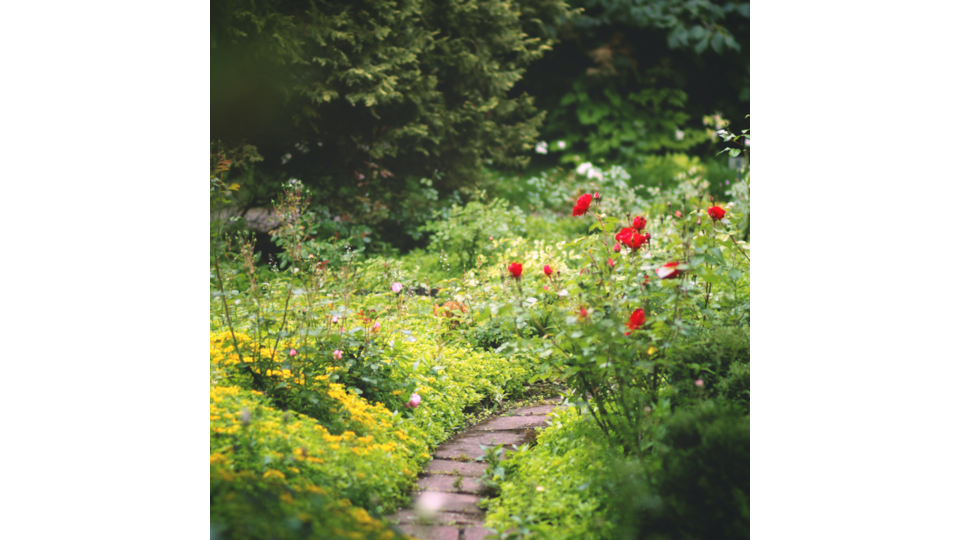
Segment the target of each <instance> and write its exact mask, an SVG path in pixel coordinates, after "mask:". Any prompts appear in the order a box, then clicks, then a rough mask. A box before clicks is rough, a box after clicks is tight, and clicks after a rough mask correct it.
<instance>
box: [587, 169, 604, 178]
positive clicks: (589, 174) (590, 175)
mask: <svg viewBox="0 0 960 540" xmlns="http://www.w3.org/2000/svg"><path fill="white" fill-rule="evenodd" d="M587 178H588V179H589V178H596V179H597V180H603V173H602V172H600V169H596V168H592V169H590V171H589V172H587Z"/></svg>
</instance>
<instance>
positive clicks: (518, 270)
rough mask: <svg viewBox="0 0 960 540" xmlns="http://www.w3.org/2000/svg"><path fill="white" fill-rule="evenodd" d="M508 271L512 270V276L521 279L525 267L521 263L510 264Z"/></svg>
mask: <svg viewBox="0 0 960 540" xmlns="http://www.w3.org/2000/svg"><path fill="white" fill-rule="evenodd" d="M508 270H510V275H512V276H513V277H515V278H517V279H520V274H522V273H523V265H522V264H520V263H510V266H509V268H508Z"/></svg>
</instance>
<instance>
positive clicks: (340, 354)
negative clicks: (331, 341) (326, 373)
mask: <svg viewBox="0 0 960 540" xmlns="http://www.w3.org/2000/svg"><path fill="white" fill-rule="evenodd" d="M333 357H334V358H336V359H337V360H339V359H341V358H343V352H342V351H340V349H337V350H335V351H333Z"/></svg>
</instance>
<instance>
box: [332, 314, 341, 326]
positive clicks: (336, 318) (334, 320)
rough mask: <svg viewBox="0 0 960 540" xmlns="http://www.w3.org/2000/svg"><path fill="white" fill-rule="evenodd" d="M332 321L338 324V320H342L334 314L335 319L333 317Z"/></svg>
mask: <svg viewBox="0 0 960 540" xmlns="http://www.w3.org/2000/svg"><path fill="white" fill-rule="evenodd" d="M330 322H332V323H333V324H337V323H338V322H340V317H337V316H336V315H334V316H333V319H331V321H330Z"/></svg>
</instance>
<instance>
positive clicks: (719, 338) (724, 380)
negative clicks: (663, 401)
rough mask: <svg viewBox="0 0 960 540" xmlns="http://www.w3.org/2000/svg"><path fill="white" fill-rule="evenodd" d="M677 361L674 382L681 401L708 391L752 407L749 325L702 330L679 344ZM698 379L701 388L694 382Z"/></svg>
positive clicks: (671, 379) (675, 356)
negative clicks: (700, 382) (701, 382)
mask: <svg viewBox="0 0 960 540" xmlns="http://www.w3.org/2000/svg"><path fill="white" fill-rule="evenodd" d="M673 361H674V363H673V368H672V371H671V373H670V381H671V384H672V385H673V386H674V387H675V388H676V391H677V392H678V393H679V397H680V400H681V401H689V400H697V399H700V397H702V396H703V394H704V393H706V394H707V395H708V396H712V397H722V398H725V399H730V400H735V401H737V402H739V403H742V404H744V405H746V406H749V403H750V328H749V327H715V328H707V329H703V330H700V331H698V332H697V333H696V334H695V335H693V336H692V337H690V338H688V339H686V340H684V341H683V342H681V343H679V344H677V346H676V347H675V348H674V350H673ZM734 366H736V367H734ZM697 379H700V380H702V381H703V386H702V387H700V388H698V387H697V386H695V385H694V381H696V380H697Z"/></svg>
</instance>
